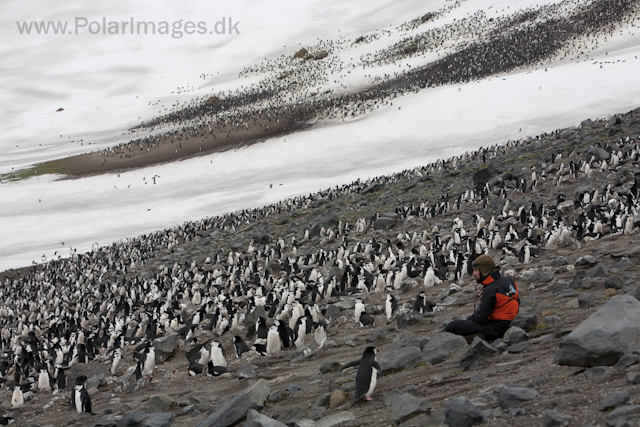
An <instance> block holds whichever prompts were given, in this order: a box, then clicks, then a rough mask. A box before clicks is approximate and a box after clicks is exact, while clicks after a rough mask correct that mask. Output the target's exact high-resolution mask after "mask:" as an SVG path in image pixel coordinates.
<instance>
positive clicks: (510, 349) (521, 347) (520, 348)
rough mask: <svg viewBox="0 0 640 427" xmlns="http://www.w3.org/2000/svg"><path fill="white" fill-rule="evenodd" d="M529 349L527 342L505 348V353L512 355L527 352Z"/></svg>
mask: <svg viewBox="0 0 640 427" xmlns="http://www.w3.org/2000/svg"><path fill="white" fill-rule="evenodd" d="M529 347H531V343H530V342H527V341H525V342H520V343H518V344H514V345H511V346H509V347H507V352H509V353H512V354H517V353H522V352H523V351H525V350H527V349H528V348H529Z"/></svg>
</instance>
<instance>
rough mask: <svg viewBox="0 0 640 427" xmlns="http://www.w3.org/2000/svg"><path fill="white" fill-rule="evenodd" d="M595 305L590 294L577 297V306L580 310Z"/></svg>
mask: <svg viewBox="0 0 640 427" xmlns="http://www.w3.org/2000/svg"><path fill="white" fill-rule="evenodd" d="M594 303H595V297H594V296H593V295H592V294H580V295H578V305H579V306H580V308H589V307H592V306H593V304H594Z"/></svg>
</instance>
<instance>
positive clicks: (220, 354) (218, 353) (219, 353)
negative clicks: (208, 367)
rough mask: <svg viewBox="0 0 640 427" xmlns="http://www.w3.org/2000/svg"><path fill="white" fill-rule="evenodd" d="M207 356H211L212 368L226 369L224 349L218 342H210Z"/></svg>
mask: <svg viewBox="0 0 640 427" xmlns="http://www.w3.org/2000/svg"><path fill="white" fill-rule="evenodd" d="M209 355H210V356H211V361H212V362H213V366H222V367H224V368H226V367H227V359H226V358H225V356H224V349H223V348H222V344H220V343H219V342H218V341H211V350H210V351H209Z"/></svg>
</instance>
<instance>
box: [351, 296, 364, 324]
mask: <svg viewBox="0 0 640 427" xmlns="http://www.w3.org/2000/svg"><path fill="white" fill-rule="evenodd" d="M364 310H365V307H364V303H363V302H362V298H356V305H355V307H354V309H353V317H354V318H355V319H356V322H360V315H361V314H362V313H363V312H364Z"/></svg>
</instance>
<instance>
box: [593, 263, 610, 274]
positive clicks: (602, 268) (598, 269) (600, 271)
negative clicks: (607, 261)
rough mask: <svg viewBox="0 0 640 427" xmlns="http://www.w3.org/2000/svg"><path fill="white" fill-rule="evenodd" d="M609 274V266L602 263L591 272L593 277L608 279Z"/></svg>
mask: <svg viewBox="0 0 640 427" xmlns="http://www.w3.org/2000/svg"><path fill="white" fill-rule="evenodd" d="M607 274H609V271H608V270H607V266H606V265H604V264H603V263H601V262H599V263H597V264H596V266H595V267H593V270H591V277H606V276H607Z"/></svg>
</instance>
